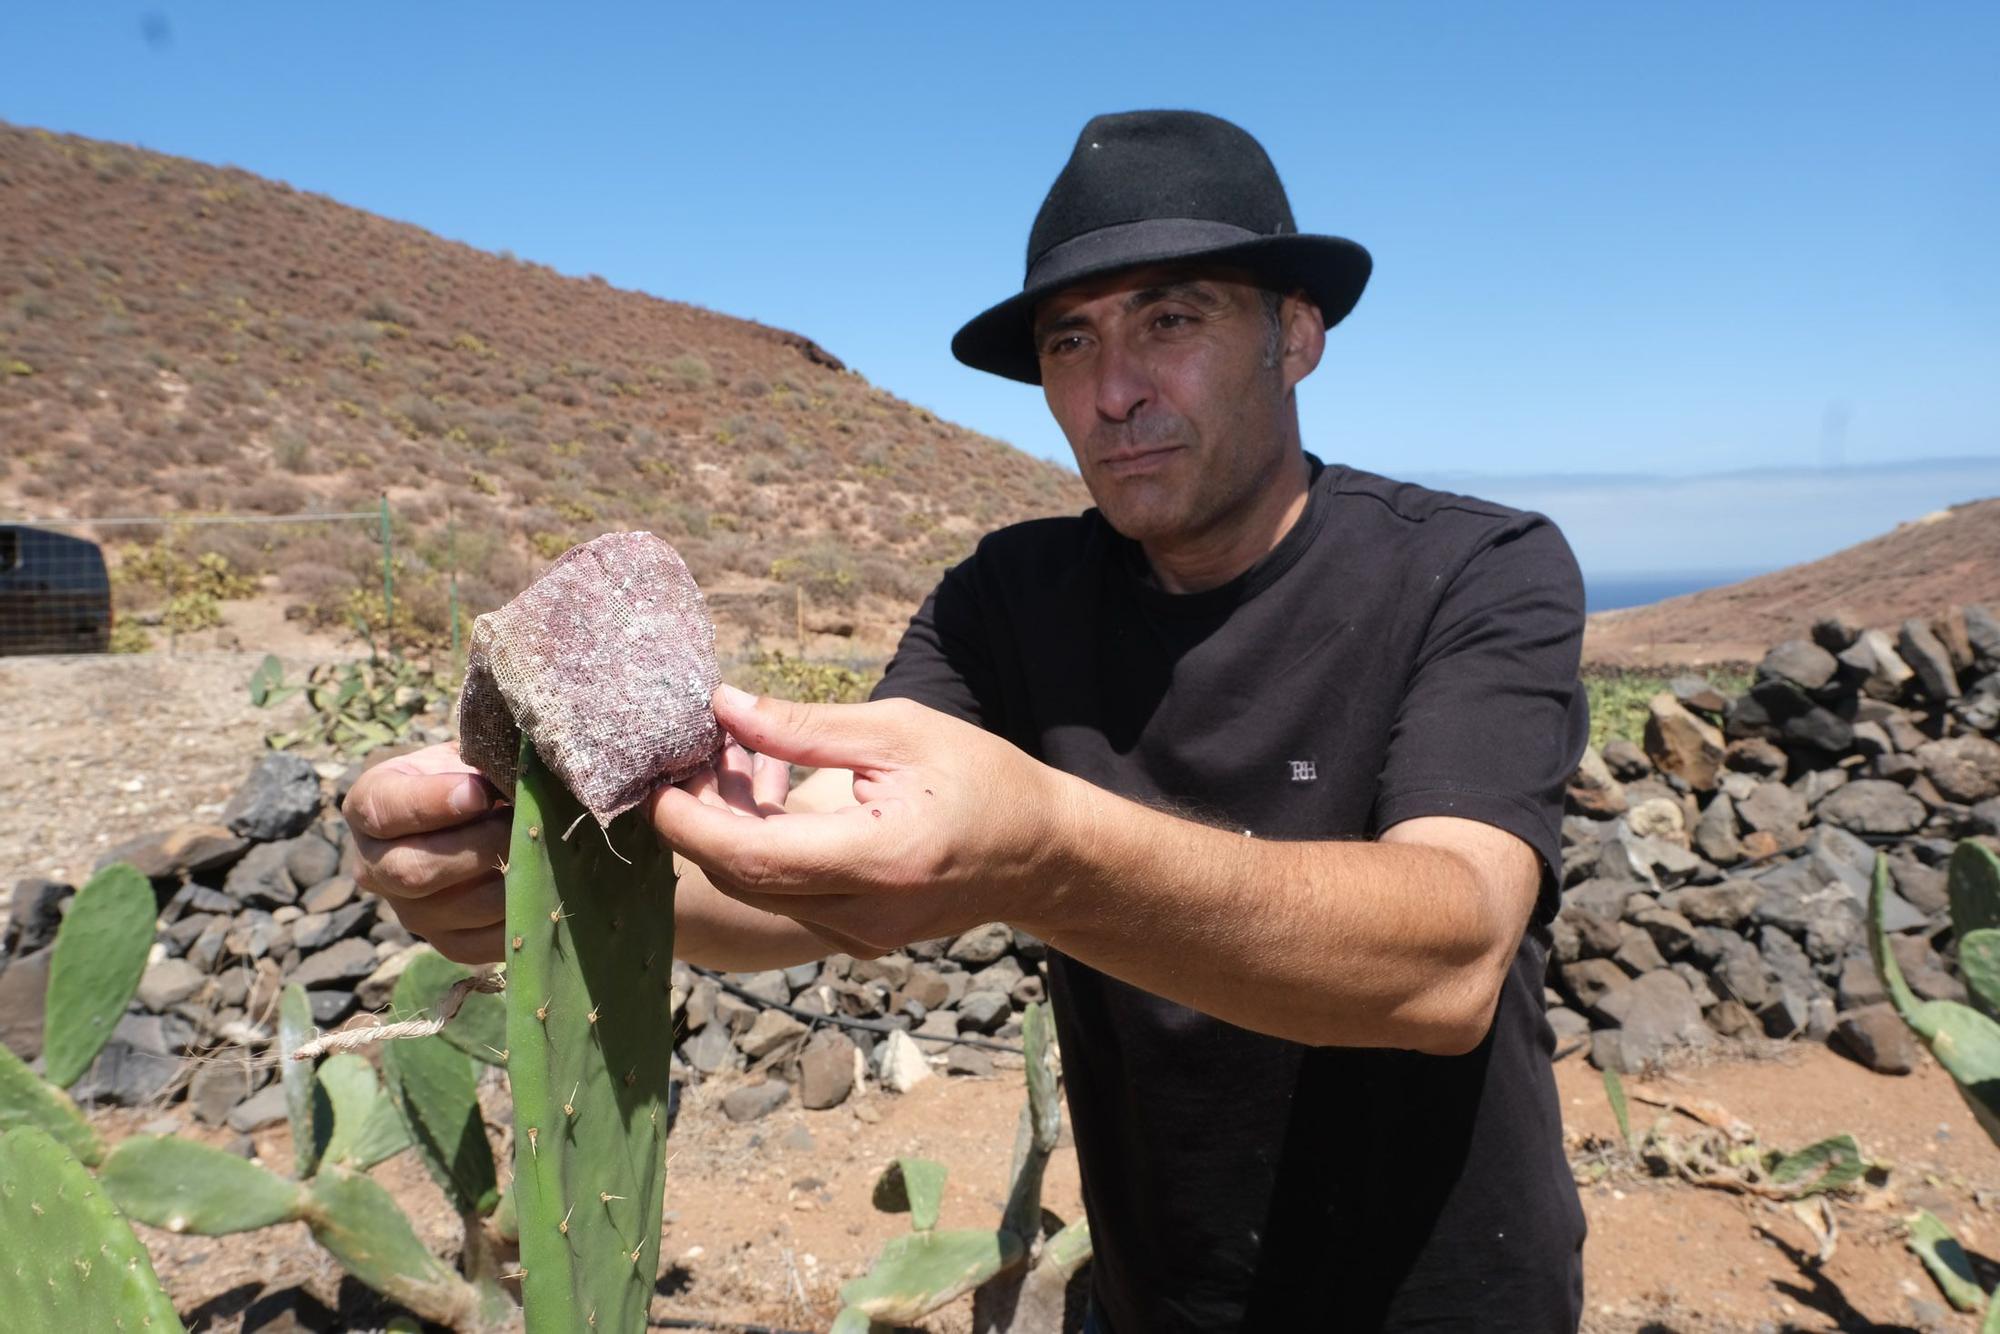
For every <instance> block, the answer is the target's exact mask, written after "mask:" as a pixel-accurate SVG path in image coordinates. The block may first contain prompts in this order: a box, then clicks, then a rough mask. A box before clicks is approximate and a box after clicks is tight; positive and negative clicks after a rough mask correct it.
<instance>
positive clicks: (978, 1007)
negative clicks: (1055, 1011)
mask: <svg viewBox="0 0 2000 1334" xmlns="http://www.w3.org/2000/svg"><path fill="white" fill-rule="evenodd" d="M1642 934H1643V933H1642ZM1013 1009H1014V1007H1013V1003H1012V1002H1011V1001H1009V1000H1008V998H1007V993H1006V992H1004V991H973V992H968V993H967V994H966V997H965V999H964V1000H962V1001H960V1002H959V1003H958V1031H959V1032H961V1033H991V1032H992V1031H993V1030H994V1029H996V1028H998V1027H1000V1025H1001V1024H1004V1023H1005V1022H1007V1018H1008V1016H1009V1015H1011V1014H1012V1013H1013Z"/></svg>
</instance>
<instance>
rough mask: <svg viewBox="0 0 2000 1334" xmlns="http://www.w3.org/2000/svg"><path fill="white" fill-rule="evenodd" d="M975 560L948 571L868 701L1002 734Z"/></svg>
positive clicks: (928, 599)
mask: <svg viewBox="0 0 2000 1334" xmlns="http://www.w3.org/2000/svg"><path fill="white" fill-rule="evenodd" d="M977 560H978V557H977V555H976V554H975V555H974V556H973V557H971V558H969V559H967V560H965V561H964V562H962V563H960V564H958V565H955V566H953V567H952V568H951V569H949V570H947V571H946V572H945V575H944V578H943V579H941V580H940V581H939V582H938V586H937V587H936V588H935V589H933V590H931V595H930V596H929V597H927V598H925V599H924V604H923V606H921V607H919V608H918V609H917V614H916V615H915V616H913V617H911V618H910V624H909V627H908V628H907V629H905V630H904V631H903V638H902V640H901V641H900V642H899V643H898V644H897V645H896V653H895V656H894V657H892V658H890V659H889V665H888V667H886V668H884V669H883V672H882V679H881V680H880V681H878V682H876V684H875V689H874V690H873V691H871V692H869V696H868V697H869V698H870V699H913V700H915V701H916V702H917V703H919V704H925V705H928V706H930V707H931V708H933V709H937V710H939V711H940V712H942V713H948V714H950V715H951V716H952V717H954V718H960V719H963V720H964V721H966V722H969V723H972V724H974V725H975V726H978V727H984V728H986V729H988V730H989V731H996V730H999V728H998V726H997V724H998V722H999V720H998V719H997V718H996V717H995V714H996V712H997V711H998V705H997V703H996V702H995V691H994V674H993V661H992V655H991V653H990V652H989V651H988V650H987V648H986V641H985V635H984V633H983V630H984V624H983V621H982V618H981V615H980V608H979V603H978V596H979V595H978V572H977V567H976V564H975V562H976V561H977Z"/></svg>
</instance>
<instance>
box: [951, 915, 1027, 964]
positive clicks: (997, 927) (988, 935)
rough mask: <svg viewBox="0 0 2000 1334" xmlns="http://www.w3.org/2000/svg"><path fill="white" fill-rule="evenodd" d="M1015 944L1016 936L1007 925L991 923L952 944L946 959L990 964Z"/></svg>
mask: <svg viewBox="0 0 2000 1334" xmlns="http://www.w3.org/2000/svg"><path fill="white" fill-rule="evenodd" d="M1013 943H1014V934H1013V932H1012V931H1010V930H1009V929H1008V928H1007V926H1006V924H1005V923H1002V922H989V923H987V924H986V925H985V926H975V927H974V928H972V930H970V931H967V932H966V933H965V934H964V935H962V936H960V937H959V938H958V939H957V940H954V941H953V942H952V943H951V948H950V949H948V950H946V951H945V957H946V958H948V959H954V960H956V961H957V962H959V963H963V964H989V963H992V962H993V961H994V960H995V959H997V958H999V957H1000V956H1001V955H1003V954H1005V953H1006V952H1007V950H1008V948H1009V947H1010V946H1011V945H1012V944H1013Z"/></svg>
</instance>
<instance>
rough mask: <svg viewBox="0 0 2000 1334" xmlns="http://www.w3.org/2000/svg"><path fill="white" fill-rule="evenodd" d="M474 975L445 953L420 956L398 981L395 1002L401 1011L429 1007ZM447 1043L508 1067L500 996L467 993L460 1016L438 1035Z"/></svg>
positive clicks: (505, 1032)
mask: <svg viewBox="0 0 2000 1334" xmlns="http://www.w3.org/2000/svg"><path fill="white" fill-rule="evenodd" d="M471 976H472V970H471V969H470V968H467V967H466V966H465V965H464V964H462V963H453V962H452V961H451V960H450V959H447V958H445V957H444V956H443V955H442V954H437V953H425V954H419V955H418V956H417V957H416V958H414V959H412V960H410V965H409V967H408V968H406V969H404V971H403V975H402V976H401V977H399V978H397V979H396V994H395V997H394V1002H395V1005H396V1008H397V1010H398V1011H401V1010H403V1008H404V1006H405V1003H406V1002H408V1003H410V1004H412V1005H413V1006H414V1007H427V1006H429V1005H431V1004H433V1003H434V1002H435V1001H436V1000H437V998H438V997H439V996H442V995H444V994H445V992H447V991H449V990H451V987H452V984H453V983H455V982H459V981H461V980H463V979H465V978H468V977H471ZM438 1036H439V1037H441V1038H443V1039H444V1040H445V1041H446V1042H448V1043H450V1044H451V1045H452V1046H454V1047H456V1048H458V1049H459V1050H460V1051H462V1052H464V1053H465V1054H466V1055H467V1056H470V1057H472V1058H473V1059H474V1060H477V1061H484V1062H486V1064H488V1065H497V1066H502V1067H504V1066H505V1065H506V1064H507V1005H506V1002H504V1001H502V1000H501V999H500V997H498V996H496V995H493V994H491V993H489V992H484V991H468V992H466V993H465V996H464V998H463V999H462V1000H461V1001H460V1002H459V1006H458V1013H457V1014H456V1015H454V1016H453V1017H452V1021H451V1022H450V1023H449V1024H446V1025H445V1026H444V1029H443V1031H441V1032H440V1033H439V1034H438Z"/></svg>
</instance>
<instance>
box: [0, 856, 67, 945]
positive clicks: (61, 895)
mask: <svg viewBox="0 0 2000 1334" xmlns="http://www.w3.org/2000/svg"><path fill="white" fill-rule="evenodd" d="M74 893H76V889H75V887H74V886H71V885H65V884H64V883H62V881H60V880H44V879H43V878H42V877H40V876H35V875H31V876H29V877H27V878H26V879H25V880H17V881H15V882H14V898H13V904H12V907H11V908H10V909H9V911H8V914H7V931H6V934H5V935H4V936H0V952H4V953H5V954H6V955H7V957H8V958H10V959H11V958H13V957H14V956H16V955H21V954H33V953H34V952H35V951H36V950H38V949H41V948H42V947H43V946H44V945H52V944H54V943H55V939H56V928H57V927H59V926H61V925H62V905H63V900H64V899H67V898H68V897H69V896H70V895H72V894H74Z"/></svg>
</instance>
